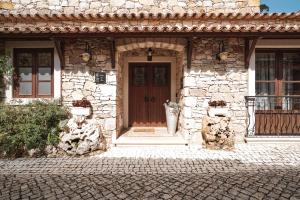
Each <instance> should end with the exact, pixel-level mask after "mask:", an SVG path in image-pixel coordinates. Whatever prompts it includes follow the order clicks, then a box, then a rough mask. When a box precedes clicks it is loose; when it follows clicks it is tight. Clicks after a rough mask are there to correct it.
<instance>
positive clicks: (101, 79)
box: [95, 72, 106, 84]
mask: <svg viewBox="0 0 300 200" xmlns="http://www.w3.org/2000/svg"><path fill="white" fill-rule="evenodd" d="M95 83H96V84H106V73H105V72H95Z"/></svg>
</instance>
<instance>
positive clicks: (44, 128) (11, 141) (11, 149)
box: [0, 102, 68, 157]
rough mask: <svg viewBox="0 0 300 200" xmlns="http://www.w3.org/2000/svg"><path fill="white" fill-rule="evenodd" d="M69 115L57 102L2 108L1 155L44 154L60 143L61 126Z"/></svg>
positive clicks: (0, 114)
mask: <svg viewBox="0 0 300 200" xmlns="http://www.w3.org/2000/svg"><path fill="white" fill-rule="evenodd" d="M67 118H68V113H67V111H66V110H65V109H64V108H62V107H61V106H59V105H57V104H55V103H44V102H34V103H32V104H28V105H20V106H11V105H1V106H0V155H2V156H3V155H4V156H7V157H19V156H24V155H26V154H27V152H28V150H31V149H39V151H40V152H43V151H44V149H45V147H46V146H47V145H54V146H55V145H57V144H58V142H59V132H60V130H61V129H60V127H59V123H60V121H61V120H64V119H67Z"/></svg>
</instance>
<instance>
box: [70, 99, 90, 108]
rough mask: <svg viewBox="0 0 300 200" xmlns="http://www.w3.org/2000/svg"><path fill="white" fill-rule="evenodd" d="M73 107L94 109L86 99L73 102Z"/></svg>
mask: <svg viewBox="0 0 300 200" xmlns="http://www.w3.org/2000/svg"><path fill="white" fill-rule="evenodd" d="M72 105H73V106H74V107H83V108H89V107H92V105H91V102H90V101H89V100H87V99H86V98H82V99H81V100H75V101H73V102H72Z"/></svg>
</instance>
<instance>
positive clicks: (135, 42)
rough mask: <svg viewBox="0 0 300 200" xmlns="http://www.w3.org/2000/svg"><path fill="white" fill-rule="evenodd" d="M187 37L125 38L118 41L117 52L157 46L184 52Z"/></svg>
mask: <svg viewBox="0 0 300 200" xmlns="http://www.w3.org/2000/svg"><path fill="white" fill-rule="evenodd" d="M185 45H186V41H185V39H169V38H162V39H156V38H153V39H152V38H142V39H125V40H121V39H120V40H117V41H116V50H117V53H122V52H126V51H132V50H135V49H145V48H157V49H167V50H173V51H177V52H180V53H181V52H183V51H184V49H185Z"/></svg>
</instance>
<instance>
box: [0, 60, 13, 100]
mask: <svg viewBox="0 0 300 200" xmlns="http://www.w3.org/2000/svg"><path fill="white" fill-rule="evenodd" d="M12 74H13V67H12V65H10V64H9V57H8V56H3V55H0V96H1V92H3V91H2V90H3V88H4V87H5V85H6V84H8V83H9V82H10V78H8V77H10V76H11V75H12ZM5 76H6V77H5Z"/></svg>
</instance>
